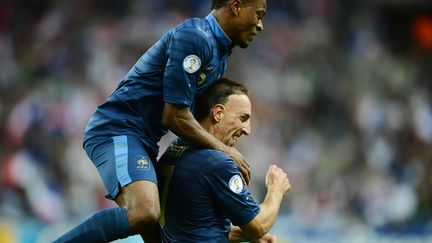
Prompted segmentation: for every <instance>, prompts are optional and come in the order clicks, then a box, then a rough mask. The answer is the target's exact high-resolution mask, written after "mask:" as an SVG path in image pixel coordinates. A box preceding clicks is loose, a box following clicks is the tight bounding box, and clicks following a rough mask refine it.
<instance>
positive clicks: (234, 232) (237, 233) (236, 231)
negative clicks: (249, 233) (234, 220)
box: [228, 226, 250, 242]
mask: <svg viewBox="0 0 432 243" xmlns="http://www.w3.org/2000/svg"><path fill="white" fill-rule="evenodd" d="M249 238H250V237H249ZM249 238H248V237H246V234H245V233H244V232H243V230H242V229H240V227H238V226H231V230H230V232H229V235H228V240H229V242H243V241H245V240H249Z"/></svg>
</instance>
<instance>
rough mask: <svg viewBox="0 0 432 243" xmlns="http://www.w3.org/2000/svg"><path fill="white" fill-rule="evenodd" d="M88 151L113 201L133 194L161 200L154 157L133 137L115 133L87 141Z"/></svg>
mask: <svg viewBox="0 0 432 243" xmlns="http://www.w3.org/2000/svg"><path fill="white" fill-rule="evenodd" d="M85 150H86V152H87V154H88V156H89V157H90V159H91V160H92V162H93V163H94V165H95V166H96V168H97V170H98V172H99V174H100V175H101V177H102V180H103V183H104V185H105V188H106V191H107V194H106V197H107V198H109V199H112V200H114V199H115V198H117V197H118V196H119V195H120V194H123V193H125V196H122V198H123V199H122V200H124V199H125V198H129V197H131V200H135V198H141V199H146V200H148V201H149V202H150V201H153V200H158V198H159V197H158V193H157V184H156V183H157V180H156V172H155V169H154V163H155V160H156V157H155V156H151V155H149V153H148V152H147V149H146V147H145V146H144V145H143V143H141V142H140V141H139V140H138V139H137V138H135V137H133V136H116V137H112V138H107V139H104V140H100V139H98V140H96V139H95V141H93V142H92V141H90V142H87V143H86V145H85Z"/></svg>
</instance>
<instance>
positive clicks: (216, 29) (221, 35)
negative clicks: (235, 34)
mask: <svg viewBox="0 0 432 243" xmlns="http://www.w3.org/2000/svg"><path fill="white" fill-rule="evenodd" d="M206 19H207V21H208V23H209V25H210V29H211V30H212V32H213V33H214V35H215V36H216V39H217V40H218V41H219V42H220V43H222V45H223V46H224V47H225V48H226V49H227V50H231V47H230V46H231V44H232V42H231V40H230V38H229V37H228V36H227V35H226V34H225V32H224V31H223V30H222V28H221V27H220V26H219V23H218V22H217V20H216V18H215V17H214V16H213V14H211V13H210V14H209V15H207V17H206Z"/></svg>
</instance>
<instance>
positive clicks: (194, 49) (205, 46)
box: [163, 28, 211, 106]
mask: <svg viewBox="0 0 432 243" xmlns="http://www.w3.org/2000/svg"><path fill="white" fill-rule="evenodd" d="M210 52H211V48H210V44H209V43H208V38H207V37H206V35H205V33H204V32H203V31H201V30H199V29H194V28H184V29H180V30H177V31H175V32H173V33H172V36H171V39H170V40H169V44H168V46H167V57H168V60H167V64H166V67H165V73H164V78H163V98H164V101H165V102H167V103H171V104H176V105H185V106H190V105H191V104H192V101H193V99H194V97H195V93H196V89H197V83H198V81H199V79H200V75H201V69H202V68H203V67H204V66H205V65H206V64H207V62H208V61H209V57H210Z"/></svg>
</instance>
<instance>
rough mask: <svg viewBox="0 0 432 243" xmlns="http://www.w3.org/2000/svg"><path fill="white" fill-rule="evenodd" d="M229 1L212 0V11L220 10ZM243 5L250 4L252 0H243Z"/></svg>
mask: <svg viewBox="0 0 432 243" xmlns="http://www.w3.org/2000/svg"><path fill="white" fill-rule="evenodd" d="M228 2H229V0H212V9H220V8H222V7H223V6H225V4H227V3H228ZM241 2H242V3H250V2H251V0H241Z"/></svg>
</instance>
